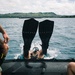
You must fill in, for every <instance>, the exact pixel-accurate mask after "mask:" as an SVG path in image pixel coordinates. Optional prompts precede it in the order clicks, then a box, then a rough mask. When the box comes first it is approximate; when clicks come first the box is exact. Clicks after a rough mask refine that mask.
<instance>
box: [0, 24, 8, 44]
mask: <svg viewBox="0 0 75 75" xmlns="http://www.w3.org/2000/svg"><path fill="white" fill-rule="evenodd" d="M0 32H1V33H2V35H3V38H4V42H5V43H8V41H9V37H8V35H7V33H6V31H5V30H4V29H3V28H2V26H1V25H0Z"/></svg>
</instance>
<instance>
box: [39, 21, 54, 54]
mask: <svg viewBox="0 0 75 75" xmlns="http://www.w3.org/2000/svg"><path fill="white" fill-rule="evenodd" d="M53 27H54V21H49V20H45V21H42V22H40V24H39V36H40V39H41V41H42V50H43V54H47V48H48V45H49V40H50V38H51V35H52V32H53Z"/></svg>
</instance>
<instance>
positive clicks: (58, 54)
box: [0, 18, 75, 59]
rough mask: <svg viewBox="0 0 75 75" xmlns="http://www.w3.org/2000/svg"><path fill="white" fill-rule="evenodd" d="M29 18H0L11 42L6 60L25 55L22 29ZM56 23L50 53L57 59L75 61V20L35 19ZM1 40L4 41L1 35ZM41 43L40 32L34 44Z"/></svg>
mask: <svg viewBox="0 0 75 75" xmlns="http://www.w3.org/2000/svg"><path fill="white" fill-rule="evenodd" d="M26 19H28V18H23V19H19V18H0V25H2V27H3V28H4V29H5V30H6V31H7V33H8V35H9V37H10V41H9V43H8V45H9V50H8V54H7V56H6V59H17V57H18V56H19V55H20V54H22V53H23V39H22V27H23V23H24V20H26ZM35 19H36V20H38V21H39V22H41V21H43V20H46V19H48V20H52V21H54V30H53V34H52V37H51V39H50V41H49V47H48V53H49V54H50V55H51V56H54V58H56V59H72V58H74V59H75V18H35ZM0 38H2V39H3V37H2V35H1V34H0ZM32 43H33V44H37V43H38V44H39V43H41V40H40V38H39V36H38V32H37V34H36V36H35V38H34V40H33V42H32Z"/></svg>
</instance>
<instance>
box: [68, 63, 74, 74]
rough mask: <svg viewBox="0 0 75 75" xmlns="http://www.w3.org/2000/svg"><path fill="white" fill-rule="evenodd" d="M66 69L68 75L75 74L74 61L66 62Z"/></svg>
mask: <svg viewBox="0 0 75 75" xmlns="http://www.w3.org/2000/svg"><path fill="white" fill-rule="evenodd" d="M67 71H68V75H74V74H75V62H70V63H69V64H68V68H67Z"/></svg>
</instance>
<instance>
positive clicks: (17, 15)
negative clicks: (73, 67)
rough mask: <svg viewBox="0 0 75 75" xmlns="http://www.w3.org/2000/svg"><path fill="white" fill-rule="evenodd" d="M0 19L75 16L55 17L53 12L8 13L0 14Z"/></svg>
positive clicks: (57, 16)
mask: <svg viewBox="0 0 75 75" xmlns="http://www.w3.org/2000/svg"><path fill="white" fill-rule="evenodd" d="M0 18H75V15H57V14H55V13H53V12H45V13H41V12H39V13H8V14H0Z"/></svg>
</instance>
